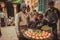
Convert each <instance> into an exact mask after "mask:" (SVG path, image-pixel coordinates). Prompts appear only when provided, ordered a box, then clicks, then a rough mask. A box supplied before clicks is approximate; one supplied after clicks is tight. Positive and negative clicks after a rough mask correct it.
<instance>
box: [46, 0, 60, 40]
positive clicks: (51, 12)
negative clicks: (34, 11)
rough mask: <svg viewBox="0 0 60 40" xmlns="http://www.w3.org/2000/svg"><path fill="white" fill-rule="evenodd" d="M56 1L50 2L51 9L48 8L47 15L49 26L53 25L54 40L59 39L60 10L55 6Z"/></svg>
mask: <svg viewBox="0 0 60 40" xmlns="http://www.w3.org/2000/svg"><path fill="white" fill-rule="evenodd" d="M54 4H55V3H54V2H53V1H50V2H49V3H48V6H49V9H48V10H47V12H46V14H45V16H46V18H47V19H48V22H49V26H51V27H52V33H53V35H54V37H53V40H58V36H57V21H58V15H59V10H58V9H57V8H55V7H54Z"/></svg>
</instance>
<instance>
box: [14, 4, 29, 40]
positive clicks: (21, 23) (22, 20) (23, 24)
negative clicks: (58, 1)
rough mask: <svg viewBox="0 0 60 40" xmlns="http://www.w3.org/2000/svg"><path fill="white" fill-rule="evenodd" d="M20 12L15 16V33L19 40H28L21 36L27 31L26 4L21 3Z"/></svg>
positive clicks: (27, 16)
mask: <svg viewBox="0 0 60 40" xmlns="http://www.w3.org/2000/svg"><path fill="white" fill-rule="evenodd" d="M20 9H21V11H20V12H19V13H17V14H16V16H15V26H16V32H17V36H18V39H19V40H28V39H27V38H25V37H24V36H23V32H24V31H25V30H27V26H28V22H29V15H28V14H27V13H26V4H25V3H22V4H21V6H20Z"/></svg>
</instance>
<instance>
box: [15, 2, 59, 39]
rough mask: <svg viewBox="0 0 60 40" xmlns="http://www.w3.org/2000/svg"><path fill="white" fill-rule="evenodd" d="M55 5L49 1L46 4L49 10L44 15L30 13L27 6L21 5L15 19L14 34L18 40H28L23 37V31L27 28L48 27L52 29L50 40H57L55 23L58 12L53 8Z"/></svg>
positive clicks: (34, 12) (35, 12)
mask: <svg viewBox="0 0 60 40" xmlns="http://www.w3.org/2000/svg"><path fill="white" fill-rule="evenodd" d="M54 5H55V3H54V2H53V1H50V2H49V3H48V6H49V9H48V10H47V11H46V13H44V14H43V13H42V12H40V13H39V12H37V11H36V10H33V12H30V8H29V6H27V7H26V4H25V3H22V4H21V7H20V9H21V11H20V12H19V13H17V14H16V17H15V26H16V32H17V36H18V38H19V40H28V39H26V38H25V37H23V33H22V32H23V31H24V30H27V29H28V28H33V29H41V28H42V26H44V25H48V26H50V27H52V33H53V35H54V36H53V38H52V40H58V36H57V21H58V19H59V15H60V12H59V10H58V9H57V8H55V7H54Z"/></svg>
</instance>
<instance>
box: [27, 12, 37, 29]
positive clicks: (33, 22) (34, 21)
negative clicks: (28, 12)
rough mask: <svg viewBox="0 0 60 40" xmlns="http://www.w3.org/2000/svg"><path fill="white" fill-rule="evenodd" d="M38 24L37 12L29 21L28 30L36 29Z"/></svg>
mask: <svg viewBox="0 0 60 40" xmlns="http://www.w3.org/2000/svg"><path fill="white" fill-rule="evenodd" d="M37 22H38V12H36V13H35V14H34V15H33V16H32V18H31V19H30V22H29V25H28V27H29V28H32V29H36V24H37Z"/></svg>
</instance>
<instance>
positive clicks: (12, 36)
mask: <svg viewBox="0 0 60 40" xmlns="http://www.w3.org/2000/svg"><path fill="white" fill-rule="evenodd" d="M0 40H18V39H17V35H16V32H15V27H13V26H9V27H3V28H2V37H1V38H0Z"/></svg>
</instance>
